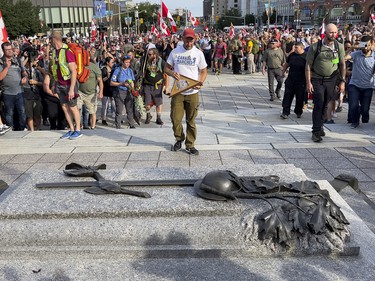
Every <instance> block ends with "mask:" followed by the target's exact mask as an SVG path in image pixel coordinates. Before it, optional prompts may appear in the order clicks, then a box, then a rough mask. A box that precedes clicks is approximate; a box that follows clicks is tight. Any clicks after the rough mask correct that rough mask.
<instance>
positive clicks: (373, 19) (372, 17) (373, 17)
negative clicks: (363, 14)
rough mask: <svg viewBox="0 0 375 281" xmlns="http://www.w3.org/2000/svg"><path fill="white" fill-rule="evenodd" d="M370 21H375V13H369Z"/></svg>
mask: <svg viewBox="0 0 375 281" xmlns="http://www.w3.org/2000/svg"><path fill="white" fill-rule="evenodd" d="M371 19H372V23H375V14H371Z"/></svg>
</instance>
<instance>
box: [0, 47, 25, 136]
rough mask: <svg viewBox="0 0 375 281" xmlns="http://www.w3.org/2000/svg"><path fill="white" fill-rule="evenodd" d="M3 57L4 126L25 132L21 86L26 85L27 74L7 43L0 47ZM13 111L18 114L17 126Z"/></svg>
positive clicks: (0, 80) (0, 70)
mask: <svg viewBox="0 0 375 281" xmlns="http://www.w3.org/2000/svg"><path fill="white" fill-rule="evenodd" d="M1 49H2V50H3V53H4V55H3V57H2V58H1V59H0V83H1V87H2V88H3V90H4V93H3V101H4V107H5V120H6V124H7V125H8V126H10V127H12V128H13V129H18V130H21V131H23V130H26V113H25V102H24V98H23V93H22V85H23V84H26V83H27V73H26V71H25V68H24V67H23V65H22V63H21V61H20V60H19V59H17V58H16V57H15V56H14V53H13V47H12V45H11V44H10V43H9V42H4V43H3V44H2V45H1ZM14 109H16V110H17V113H18V124H14V122H13V121H14V120H13V117H14Z"/></svg>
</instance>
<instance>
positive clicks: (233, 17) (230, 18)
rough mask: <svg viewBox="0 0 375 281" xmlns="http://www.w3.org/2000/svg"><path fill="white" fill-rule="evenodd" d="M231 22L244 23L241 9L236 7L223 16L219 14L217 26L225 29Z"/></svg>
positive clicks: (234, 23)
mask: <svg viewBox="0 0 375 281" xmlns="http://www.w3.org/2000/svg"><path fill="white" fill-rule="evenodd" d="M231 23H232V24H233V25H243V17H242V16H241V13H240V11H239V10H237V9H234V8H232V9H230V10H228V11H227V12H226V13H225V14H224V15H223V16H219V20H218V21H217V27H218V28H219V29H224V27H226V26H230V25H231Z"/></svg>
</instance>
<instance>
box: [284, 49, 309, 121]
mask: <svg viewBox="0 0 375 281" xmlns="http://www.w3.org/2000/svg"><path fill="white" fill-rule="evenodd" d="M304 48H305V46H304V45H303V43H302V42H297V43H295V45H294V52H293V53H291V54H290V55H289V56H288V57H287V59H286V63H285V64H284V66H283V77H285V76H286V74H285V73H286V71H287V69H288V68H289V75H288V78H287V79H286V81H285V93H284V99H283V103H282V106H283V112H282V114H281V115H280V117H281V118H283V119H287V118H288V116H289V114H290V107H291V105H292V101H293V98H294V96H296V104H295V107H294V113H295V114H296V115H297V118H300V117H301V115H302V113H303V101H304V99H305V95H306V82H305V81H306V79H305V64H306V53H305V50H304Z"/></svg>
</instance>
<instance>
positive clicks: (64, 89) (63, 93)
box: [56, 84, 79, 107]
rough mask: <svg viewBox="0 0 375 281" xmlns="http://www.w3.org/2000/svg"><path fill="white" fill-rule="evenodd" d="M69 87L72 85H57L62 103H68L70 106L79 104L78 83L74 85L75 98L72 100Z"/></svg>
mask: <svg viewBox="0 0 375 281" xmlns="http://www.w3.org/2000/svg"><path fill="white" fill-rule="evenodd" d="M69 88H70V85H67V86H62V85H57V87H56V92H57V95H58V96H59V100H60V104H67V105H69V106H70V107H74V106H77V98H78V97H79V95H78V85H77V84H76V85H75V86H74V99H72V100H68V92H69Z"/></svg>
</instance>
